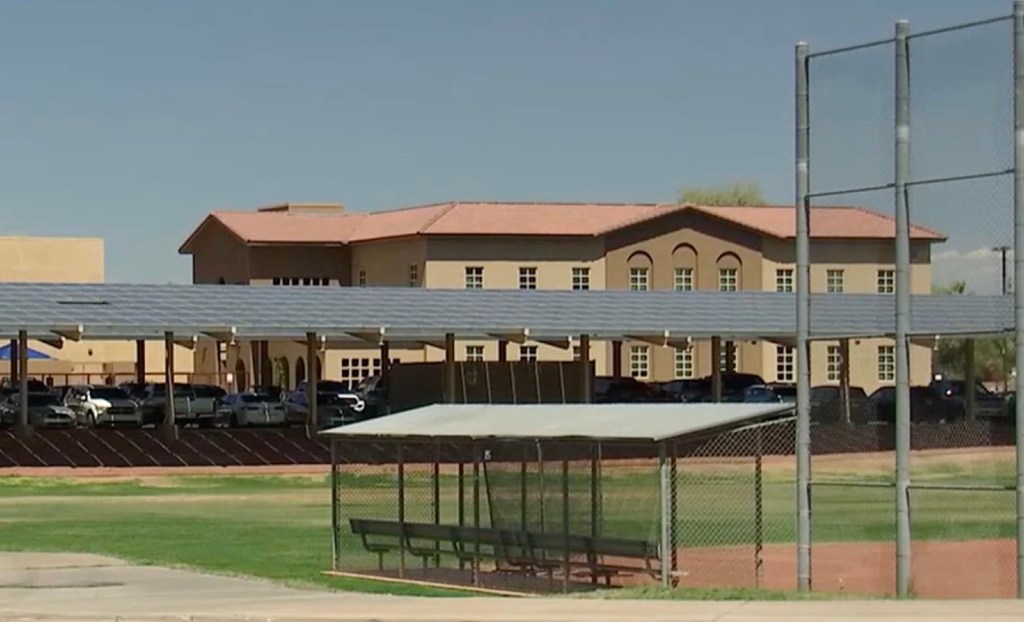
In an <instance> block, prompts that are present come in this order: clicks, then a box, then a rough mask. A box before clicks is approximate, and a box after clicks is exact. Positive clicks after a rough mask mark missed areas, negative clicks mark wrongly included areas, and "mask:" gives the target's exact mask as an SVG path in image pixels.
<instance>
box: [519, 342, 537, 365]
mask: <svg viewBox="0 0 1024 622" xmlns="http://www.w3.org/2000/svg"><path fill="white" fill-rule="evenodd" d="M519 360H520V361H526V362H528V363H533V362H536V360H537V346H519Z"/></svg>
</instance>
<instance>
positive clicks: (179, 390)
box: [140, 382, 217, 428]
mask: <svg viewBox="0 0 1024 622" xmlns="http://www.w3.org/2000/svg"><path fill="white" fill-rule="evenodd" d="M173 399H174V421H175V423H177V424H178V425H188V424H196V425H198V426H199V427H202V428H209V427H213V422H214V418H215V417H216V414H217V409H216V407H215V406H214V403H215V402H216V398H215V397H213V392H204V396H203V397H198V396H197V395H196V392H195V390H194V389H193V388H192V385H190V384H184V383H182V384H175V385H174V396H173ZM140 405H141V407H142V420H143V424H144V425H150V424H153V425H159V424H160V423H163V421H164V420H165V417H166V410H167V385H165V384H164V383H162V382H159V383H152V384H148V385H146V389H145V392H144V393H143V396H142V399H141V404H140Z"/></svg>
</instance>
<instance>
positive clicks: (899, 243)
mask: <svg viewBox="0 0 1024 622" xmlns="http://www.w3.org/2000/svg"><path fill="white" fill-rule="evenodd" d="M909 34H910V22H908V21H906V20H900V21H898V22H896V54H895V56H896V85H895V86H896V98H895V101H896V140H895V154H896V157H895V167H894V176H893V188H894V191H895V210H896V335H895V336H896V348H895V351H896V594H897V596H899V597H901V598H904V597H907V596H909V595H910V588H911V563H910V561H911V560H910V555H911V553H910V542H911V534H910V496H909V495H910V352H909V348H908V345H909V337H910V207H909V205H908V201H907V182H908V181H910V61H909V58H908V44H907V36H908V35H909Z"/></svg>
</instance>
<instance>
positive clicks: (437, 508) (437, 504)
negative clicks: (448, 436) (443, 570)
mask: <svg viewBox="0 0 1024 622" xmlns="http://www.w3.org/2000/svg"><path fill="white" fill-rule="evenodd" d="M430 488H431V490H430V497H431V499H430V505H431V508H432V509H433V514H434V515H433V516H432V517H431V518H433V519H434V524H435V525H440V524H441V443H440V442H437V443H435V444H434V468H433V470H432V471H431V473H430ZM440 566H441V543H440V542H439V541H437V542H434V568H439V567H440Z"/></svg>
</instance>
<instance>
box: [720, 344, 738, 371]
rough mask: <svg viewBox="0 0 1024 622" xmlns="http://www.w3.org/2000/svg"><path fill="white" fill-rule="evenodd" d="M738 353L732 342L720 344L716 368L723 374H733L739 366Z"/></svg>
mask: <svg viewBox="0 0 1024 622" xmlns="http://www.w3.org/2000/svg"><path fill="white" fill-rule="evenodd" d="M739 361H740V351H739V350H738V349H737V348H736V343H735V342H733V341H723V342H722V352H721V355H720V358H719V359H718V366H719V369H721V370H722V371H723V372H724V373H727V374H731V373H734V372H735V371H736V370H737V369H739V366H740V362H739Z"/></svg>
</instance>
